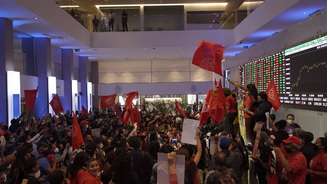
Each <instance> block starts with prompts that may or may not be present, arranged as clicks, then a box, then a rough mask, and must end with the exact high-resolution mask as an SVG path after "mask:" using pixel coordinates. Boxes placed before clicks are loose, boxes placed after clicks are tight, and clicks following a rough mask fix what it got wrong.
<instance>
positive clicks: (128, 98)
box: [125, 91, 139, 110]
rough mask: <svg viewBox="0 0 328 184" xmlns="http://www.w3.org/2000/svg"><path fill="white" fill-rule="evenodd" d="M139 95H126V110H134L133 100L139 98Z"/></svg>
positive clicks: (132, 93)
mask: <svg viewBox="0 0 328 184" xmlns="http://www.w3.org/2000/svg"><path fill="white" fill-rule="evenodd" d="M138 95H139V93H138V92H137V91H132V92H130V93H128V94H126V99H125V110H128V109H132V100H133V99H134V98H135V97H137V96H138Z"/></svg>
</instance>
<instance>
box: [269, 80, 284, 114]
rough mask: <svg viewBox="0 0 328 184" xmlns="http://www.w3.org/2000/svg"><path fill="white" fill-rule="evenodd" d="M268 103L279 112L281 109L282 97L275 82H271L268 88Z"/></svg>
mask: <svg viewBox="0 0 328 184" xmlns="http://www.w3.org/2000/svg"><path fill="white" fill-rule="evenodd" d="M267 95H268V101H269V102H270V103H271V105H272V107H273V108H274V110H275V111H278V110H279V108H280V105H281V104H280V96H279V93H278V91H277V88H276V85H275V84H274V81H272V80H271V81H270V82H269V84H268V88H267Z"/></svg>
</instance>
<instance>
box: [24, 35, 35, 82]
mask: <svg viewBox="0 0 328 184" xmlns="http://www.w3.org/2000/svg"><path fill="white" fill-rule="evenodd" d="M33 42H34V38H32V37H31V38H22V50H23V52H24V54H25V63H24V66H25V67H24V73H25V74H27V75H36V64H35V61H34V49H33V47H34V46H33Z"/></svg>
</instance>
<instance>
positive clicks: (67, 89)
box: [62, 49, 73, 112]
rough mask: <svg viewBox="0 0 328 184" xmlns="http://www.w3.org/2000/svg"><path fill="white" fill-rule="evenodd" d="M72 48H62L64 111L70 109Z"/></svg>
mask: <svg viewBox="0 0 328 184" xmlns="http://www.w3.org/2000/svg"><path fill="white" fill-rule="evenodd" d="M72 68H73V49H62V75H63V76H62V78H63V81H64V100H63V102H62V103H63V108H64V111H65V112H66V111H72V75H73V74H72V73H73V72H72Z"/></svg>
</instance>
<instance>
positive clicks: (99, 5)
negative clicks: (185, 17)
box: [95, 3, 228, 9]
mask: <svg viewBox="0 0 328 184" xmlns="http://www.w3.org/2000/svg"><path fill="white" fill-rule="evenodd" d="M227 4H228V3H168V4H98V5H95V6H96V8H98V9H99V8H106V7H133V6H189V5H191V6H222V7H225V6H226V5H227Z"/></svg>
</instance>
